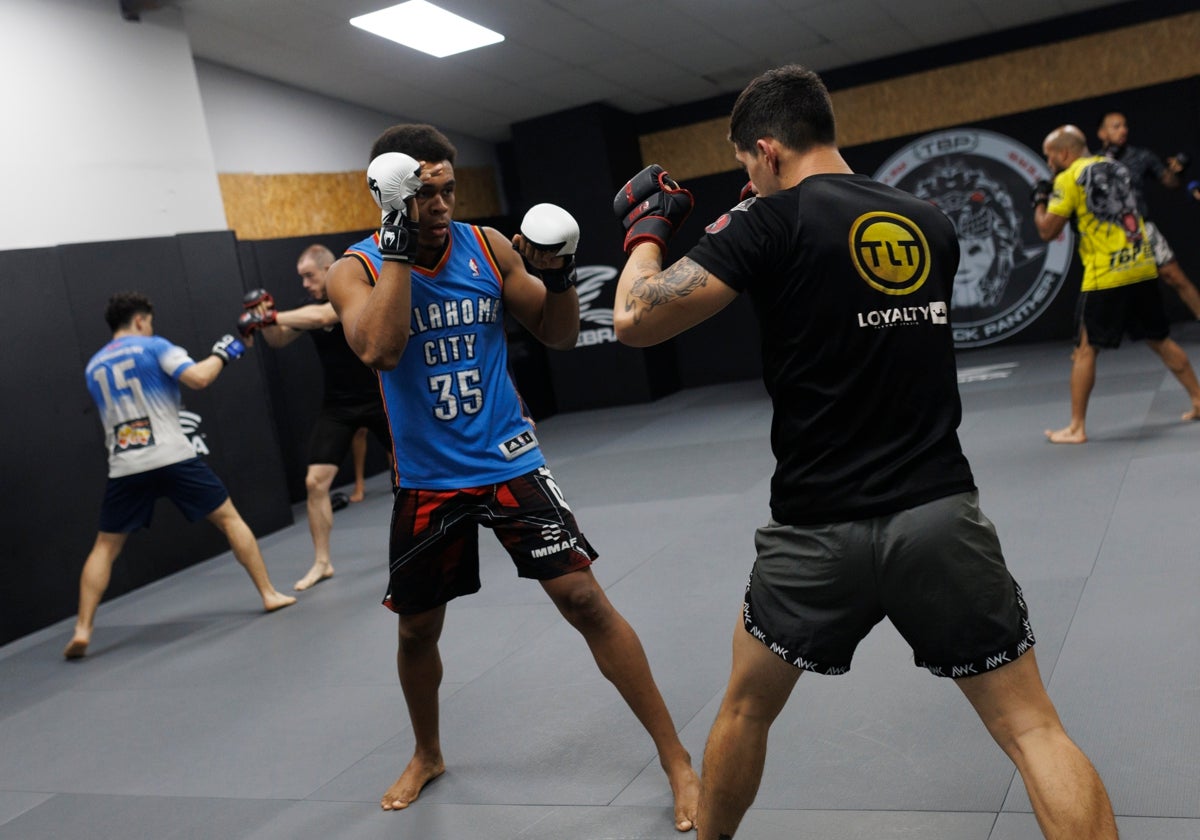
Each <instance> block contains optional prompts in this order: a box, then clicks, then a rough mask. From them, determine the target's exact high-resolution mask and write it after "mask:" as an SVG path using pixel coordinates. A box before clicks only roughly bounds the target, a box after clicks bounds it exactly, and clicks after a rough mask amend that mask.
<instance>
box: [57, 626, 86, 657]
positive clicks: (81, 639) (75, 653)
mask: <svg viewBox="0 0 1200 840" xmlns="http://www.w3.org/2000/svg"><path fill="white" fill-rule="evenodd" d="M91 640H92V639H91V637H90V636H88V635H86V634H83V633H80V632H79V631H78V630H76V631H75V636H74V638H72V639H71V641H70V642H68V643H67V646H66V647H65V648H63V656H65V657H66V658H67V659H83V657H85V656H87V649H88V643H89V642H91Z"/></svg>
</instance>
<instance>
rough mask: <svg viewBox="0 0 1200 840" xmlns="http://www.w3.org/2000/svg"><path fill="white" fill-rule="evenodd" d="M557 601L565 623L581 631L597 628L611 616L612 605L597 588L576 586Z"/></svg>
mask: <svg viewBox="0 0 1200 840" xmlns="http://www.w3.org/2000/svg"><path fill="white" fill-rule="evenodd" d="M557 600H558V608H559V610H560V611H561V612H562V614H563V616H564V617H565V618H566V619H567V621H569V622H570V623H571V624H572V625H573V626H575V627H578V628H581V629H582V628H587V627H598V626H600V625H602V624H603V623H604V622H605V621H607V620H608V618H609V616H610V615H611V614H612V605H611V604H610V603H609V602H608V598H607V597H606V596H605V595H604V592H603V591H602V590H601V589H600V587H599V586H576V587H574V588H573V589H571V590H569V591H567V592H565V593H564V594H563V595H561V596H560V597H559V598H558V599H557Z"/></svg>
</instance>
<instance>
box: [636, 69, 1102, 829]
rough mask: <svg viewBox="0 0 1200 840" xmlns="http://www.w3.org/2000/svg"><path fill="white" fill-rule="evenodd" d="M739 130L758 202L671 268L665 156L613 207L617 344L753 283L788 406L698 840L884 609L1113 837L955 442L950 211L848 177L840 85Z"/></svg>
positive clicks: (679, 321)
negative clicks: (807, 685) (782, 716)
mask: <svg viewBox="0 0 1200 840" xmlns="http://www.w3.org/2000/svg"><path fill="white" fill-rule="evenodd" d="M729 136H730V139H731V140H732V142H733V146H734V153H735V157H736V158H737V160H738V161H739V162H740V163H741V164H742V166H743V167H745V169H746V170H747V172H748V173H749V175H750V181H751V183H750V184H748V185H747V190H745V191H743V197H744V200H743V201H741V202H740V203H739V204H737V205H736V206H735V207H733V208H732V209H730V210H729V211H728V212H727V213H724V214H722V215H721V216H720V217H718V218H717V219H716V220H715V221H713V222H712V223H711V224H710V225H708V227H707V228H706V229H705V230H706V232H707V235H706V236H705V237H703V238H702V239H701V241H700V242H699V244H697V245H696V246H695V247H694V248H692V250H691V251H689V252H688V254H687V256H685V257H684V258H683V259H680V260H679V261H678V262H676V263H674V264H673V265H671V266H670V267H669V268H666V269H663V267H662V266H663V253H664V251H665V249H666V243H667V241H668V240H669V238H670V236H671V235H672V234H673V233H674V231H675V230H676V229H677V228H678V227H679V225H680V224H682V222H683V220H684V219H685V218H686V217H687V215H688V213H689V212H690V210H691V207H692V203H693V202H692V199H691V194H690V193H688V192H687V191H686V190H685V189H683V188H682V187H680V186H679V185H678V184H676V183H675V182H674V181H673V180H671V179H670V177H669V176H668V175H667V174H666V173H665V172H663V171H662V169H661V167H656V166H651V167H647V169H645V170H643V171H642V172H641V173H639V174H638V175H636V176H635V177H634V178H633V179H632V180H631V181H630V182H629V183H628V184H626V186H625V187H624V189H622V190H621V191H620V192H619V193H618V194H617V197H616V199H615V202H614V209H615V210H616V212H617V214H618V215H619V216H620V217H621V219H622V222H623V224H624V226H625V228H626V231H627V234H626V238H625V250H626V253H628V254H629V261H628V263H627V264H626V266H625V268H624V270H623V271H622V273H621V277H620V280H619V282H618V286H617V292H616V298H615V301H614V313H613V314H614V319H613V320H614V327H615V329H616V333H617V337H618V338H619V339H620V340H621V341H622V342H624V343H626V344H630V345H634V346H648V345H653V344H657V343H659V342H661V341H665V340H666V339H668V338H671V337H672V336H674V335H676V334H678V333H680V332H682V331H683V330H685V329H688V328H689V327H692V326H694V325H695V324H698V323H700V322H701V321H703V320H705V319H707V318H709V317H711V316H712V315H714V314H715V313H717V312H718V311H720V310H721V309H722V308H724V307H725V306H726V305H728V304H729V303H730V302H731V301H733V300H734V298H736V297H737V295H738V294H739V293H741V292H745V293H746V294H748V295H750V298H751V301H752V303H753V305H754V308H755V311H756V312H757V315H758V319H759V322H760V326H761V334H762V338H761V342H762V355H763V378H764V380H765V382H766V386H767V390H768V392H769V393H770V396H771V400H772V404H773V407H774V416H773V420H772V427H771V446H772V449H773V451H774V454H775V457H776V470H775V474H774V476H773V478H772V482H771V519H770V521H769V522H768V524H767V525H765V526H763V527H762V528H759V529H758V531H757V533H756V536H755V543H756V546H757V554H758V556H757V559H756V561H755V563H754V567H753V569H752V571H751V575H750V581H749V584H748V585H747V587H746V593H745V598H744V601H743V603H742V605H741V611H740V613H739V616H738V626H737V628H736V629H735V631H734V642H733V672H732V675H731V676H730V679H729V685H728V687H727V689H726V693H725V698H724V701H723V703H722V705H721V709H720V711H719V712H718V715H717V719H716V721H715V722H714V723H713V728H712V731H711V733H710V734H709V739H708V746H707V748H706V750H705V755H704V765H703V774H702V779H701V800H700V811H699V813H698V815H697V820H696V823H697V826H698V832H699V838H700V840H718V838H729V837H732V836H733V833H734V831H735V829H736V828H737V826H738V824H739V822H740V821H741V819H742V816H743V815H744V813H745V811H746V810H747V809H748V808H749V807H750V805H751V803H752V802H753V801H754V796H755V794H756V792H757V788H758V783H759V778H760V776H761V771H762V767H763V763H764V758H765V754H766V743H767V734H768V731H769V729H770V726H771V723H772V722H773V721H774V719H775V717H776V716H777V715H778V714H779V712H780V711H781V710H782V709H783V706H784V704H785V703H786V701H787V698H788V696H789V695H790V693H791V691H792V688H793V687H794V685H795V683H796V680H797V678H798V677H799V675H800V673H801V672H802V671H805V670H807V671H815V672H817V673H824V674H842V673H845V672H846V671H848V670H849V668H850V662H851V659H852V657H853V654H854V649H855V647H856V645H857V644H858V642H859V641H861V640H862V638H864V637H865V636H866V634H867V633H868V632H869V631H870V630H871V628H872V627H873V626H874V625H875V624H876V623H878V622H879V621H881V620H882V619H883V618H885V617H886V618H888V619H889V620H891V622H892V623H893V624H894V625H895V626H896V628H897V629H898V630H899V632H900V633H901V635H903V636H904V638H905V639H906V640H907V641H908V643H909V644H910V645H911V646H912V648H913V652H914V658H915V661H916V664H917V665H918V666H922V667H925V668H928V669H929V670H930V671H932V672H933V673H934V674H936V675H938V676H944V677H951V678H953V679H955V682H956V683H957V685H958V687H959V688H960V689H961V690H962V691H963V693H964V694H965V695H966V696H967V698H968V699H969V700H970V702H971V703H972V705H973V706H974V707H975V709H976V711H977V712H978V713H979V715H980V717H981V718H982V720H983V722H984V724H985V725H986V726H987V728H988V731H989V732H990V733H991V734H992V736H993V737H994V738H995V739H996V741H997V743H999V745H1000V746H1001V747H1002V748H1003V749H1004V751H1005V752H1006V753H1007V754H1008V755H1009V757H1010V758H1011V759H1012V760H1013V761H1014V763H1015V764H1016V766H1017V769H1018V770H1019V771H1020V773H1021V776H1022V778H1023V780H1024V781H1025V785H1026V788H1027V789H1028V791H1029V794H1030V800H1031V802H1032V803H1033V808H1034V812H1035V814H1036V815H1037V819H1038V822H1039V824H1040V825H1041V827H1042V830H1043V831H1044V832H1045V833H1046V834H1047V835H1048V836H1053V837H1088V838H1092V840H1095V839H1096V838H1115V837H1116V824H1115V821H1114V819H1113V814H1112V806H1111V805H1110V804H1109V801H1108V795H1107V793H1106V792H1105V790H1104V785H1103V783H1102V782H1101V781H1100V777H1099V776H1098V775H1097V773H1096V771H1095V769H1094V768H1093V767H1092V765H1091V763H1090V762H1089V761H1088V759H1087V757H1086V756H1085V755H1084V754H1083V753H1082V752H1081V751H1080V750H1079V748H1078V747H1077V746H1076V745H1075V744H1074V743H1073V742H1072V741H1071V740H1070V738H1068V737H1067V734H1066V732H1065V731H1064V730H1063V727H1062V724H1061V722H1060V721H1059V719H1058V715H1057V713H1056V712H1055V709H1054V706H1053V704H1052V703H1051V701H1050V698H1049V697H1048V696H1047V695H1046V692H1045V689H1044V688H1043V686H1042V681H1041V677H1040V676H1039V673H1038V668H1037V663H1036V660H1035V658H1034V652H1033V644H1034V638H1033V633H1032V630H1031V628H1030V625H1029V620H1028V614H1027V610H1026V607H1025V603H1024V600H1023V598H1022V595H1021V590H1020V587H1019V586H1017V584H1016V582H1015V581H1014V580H1013V578H1012V576H1011V575H1010V574H1009V572H1008V569H1007V568H1006V566H1005V563H1004V558H1003V555H1002V553H1001V550H1000V544H999V540H998V539H997V537H996V532H995V529H994V528H993V527H992V524H991V523H990V522H989V521H988V520H987V517H985V516H984V515H983V512H982V511H981V510H980V509H979V506H978V497H977V493H976V491H975V484H974V480H973V478H972V475H971V469H970V466H969V465H968V463H967V460H966V458H965V457H964V455H963V453H962V449H961V447H960V445H959V441H958V436H957V431H956V430H957V427H958V424H959V421H960V416H961V404H960V401H959V395H958V385H957V378H956V374H955V360H954V342H953V336H952V333H951V329H950V323H949V308H950V307H949V304H950V297H951V293H952V289H953V283H954V274H955V271H956V268H957V266H958V257H959V253H958V244H957V239H956V237H955V232H954V227H953V225H952V224H951V222H950V220H949V219H947V218H946V217H945V216H944V215H943V214H942V213H941V212H940V211H939V210H937V208H935V207H933V206H932V205H930V204H929V203H927V202H924V201H921V200H919V199H916V198H914V197H913V196H911V195H909V194H907V193H903V192H900V191H898V190H895V189H893V188H891V187H887V186H884V185H882V184H879V183H876V182H874V181H872V180H871V179H869V178H867V177H865V176H862V175H855V174H853V173H852V171H851V170H850V168H849V166H847V165H846V162H845V161H844V160H843V159H842V157H841V154H840V153H839V152H838V149H837V147H836V145H835V144H834V117H833V109H832V104H831V102H830V100H829V95H828V93H827V92H826V90H825V86H824V84H823V83H822V82H821V80H820V78H819V77H818V76H817V75H816V74H815V73H812V72H811V71H808V70H805V69H804V68H801V67H798V66H795V65H792V66H787V67H782V68H779V69H777V70H773V71H770V72H768V73H765V74H763V75H762V76H760V77H759V78H757V79H755V80H754V81H753V82H751V83H750V85H749V86H748V87H747V88H746V89H745V90H744V91H743V92H742V94H741V96H740V97H739V98H738V100H737V102H736V104H735V105H734V107H733V113H732V116H731V119H730V132H729ZM754 193H756V194H757V195H754ZM747 195H749V197H746V196H747Z"/></svg>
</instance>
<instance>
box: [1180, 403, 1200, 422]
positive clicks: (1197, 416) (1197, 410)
mask: <svg viewBox="0 0 1200 840" xmlns="http://www.w3.org/2000/svg"><path fill="white" fill-rule="evenodd" d="M1179 419H1180V420H1186V421H1191V420H1200V406H1192V410H1191V411H1188V412H1185V413H1184V415H1183V416H1182V417H1180V418H1179Z"/></svg>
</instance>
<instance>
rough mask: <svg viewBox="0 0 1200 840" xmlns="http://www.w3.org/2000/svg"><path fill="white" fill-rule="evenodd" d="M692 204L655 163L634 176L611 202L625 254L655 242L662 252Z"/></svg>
mask: <svg viewBox="0 0 1200 840" xmlns="http://www.w3.org/2000/svg"><path fill="white" fill-rule="evenodd" d="M695 204H696V201H695V199H694V198H692V194H691V193H690V192H688V191H687V190H685V189H684V188H683V187H681V186H679V184H677V183H676V182H675V181H674V180H673V179H672V178H671V176H670V175H668V174H667V172H666V170H665V169H663V168H662V167H661V166H659V165H658V164H657V163H652V164H650V165H649V166H647V167H646V168H645V169H643V170H642V171H641V172H639V173H638V174H636V175H634V176H633V177H632V178H630V179H629V181H628V182H626V184H625V186H623V187H621V189H620V191H619V192H618V193H617V195H616V197H615V198H614V199H613V212H614V213H616V214H617V218H618V219H620V220H621V224H622V225H624V227H625V253H626V254H628V253H629V252H630V251H632V250H633V248H634V246H635V245H637V244H638V243H639V242H657V243H658V247H660V248H662V249H663V250H664V251H665V250H666V249H667V240H669V239H670V238H671V236H672V235H673V234H674V233H675V231H677V230H679V227H680V225H682V224H683V223H684V221H685V220H686V219H687V217H688V216H689V215H691V212H692V207H694V206H695Z"/></svg>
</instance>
